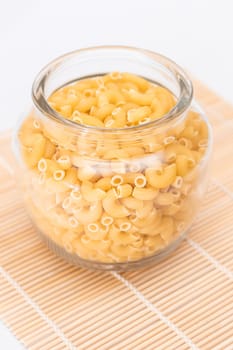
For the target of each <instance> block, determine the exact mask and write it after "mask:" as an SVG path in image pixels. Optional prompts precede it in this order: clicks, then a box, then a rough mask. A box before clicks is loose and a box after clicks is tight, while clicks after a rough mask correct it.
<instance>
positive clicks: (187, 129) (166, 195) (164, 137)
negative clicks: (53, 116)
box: [18, 72, 209, 263]
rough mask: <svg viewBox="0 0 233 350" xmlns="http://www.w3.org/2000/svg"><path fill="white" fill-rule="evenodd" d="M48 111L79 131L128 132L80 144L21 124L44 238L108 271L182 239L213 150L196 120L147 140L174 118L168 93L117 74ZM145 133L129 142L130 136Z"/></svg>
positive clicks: (61, 93) (82, 83) (59, 132)
mask: <svg viewBox="0 0 233 350" xmlns="http://www.w3.org/2000/svg"><path fill="white" fill-rule="evenodd" d="M48 102H49V104H50V106H51V107H52V108H53V109H55V110H56V111H57V112H58V113H60V114H61V115H62V116H63V117H64V118H67V119H69V120H70V121H71V122H74V123H78V124H80V125H82V127H83V126H84V125H87V126H91V127H97V128H102V129H103V128H110V129H111V130H112V129H114V128H115V130H116V131H117V129H118V128H124V129H125V130H126V134H125V135H126V137H125V139H122V138H121V137H120V136H118V133H117V132H116V133H114V132H110V134H108V133H106V134H105V133H104V131H106V130H102V131H103V133H102V134H100V133H96V134H95V133H93V134H92V131H90V133H89V132H88V131H87V130H86V131H85V132H83V131H81V132H77V133H76V134H75V133H72V132H71V131H70V132H69V131H67V129H65V128H64V129H63V128H62V127H61V126H60V125H58V124H57V123H56V122H54V121H52V122H51V121H46V123H45V121H44V120H43V119H42V118H39V117H38V116H37V115H36V113H35V112H32V113H31V114H30V116H29V117H28V118H27V119H26V120H25V121H24V122H23V124H22V125H21V127H20V130H19V133H18V140H19V143H20V145H21V154H22V159H23V162H24V164H25V165H26V167H27V169H28V170H27V171H26V172H25V182H24V188H25V192H26V197H27V203H28V207H29V210H30V211H31V214H32V216H33V218H34V219H35V222H36V224H37V226H38V228H39V229H40V230H41V231H42V232H43V233H44V234H46V235H48V236H50V238H51V239H52V240H53V241H54V242H56V244H58V245H60V246H62V247H63V248H64V249H65V250H66V251H67V252H68V253H70V254H76V255H78V256H80V257H81V258H83V259H89V260H95V261H99V262H107V263H113V262H125V261H132V260H137V259H141V258H143V257H146V256H149V255H152V254H154V253H156V252H157V251H160V250H161V249H164V248H165V247H166V246H168V245H169V244H170V243H171V242H172V241H174V240H175V239H176V238H177V237H178V236H179V235H181V234H183V231H184V228H187V226H188V224H189V223H190V222H191V221H192V218H193V216H194V214H195V211H196V207H197V203H198V200H199V198H198V193H197V191H196V190H197V186H198V179H199V177H200V175H201V166H202V159H203V156H204V155H205V151H206V149H207V147H208V138H209V135H208V128H207V126H206V123H205V121H204V120H203V119H202V117H201V116H200V115H199V114H198V113H197V112H195V111H190V112H189V113H188V114H187V117H186V119H185V120H181V121H179V122H177V124H176V125H175V124H174V123H171V124H170V125H165V126H159V128H157V127H155V128H152V127H151V128H150V131H149V133H148V132H147V133H146V131H145V134H143V124H144V123H147V122H149V121H152V122H153V120H155V119H158V118H160V117H162V116H163V115H164V114H166V113H167V112H169V111H170V110H171V109H172V108H173V107H174V105H175V99H174V97H173V95H172V94H171V93H170V92H169V91H168V90H166V89H165V88H162V87H160V86H155V85H154V84H152V83H150V82H149V81H147V80H145V79H143V78H141V77H138V76H136V75H133V74H129V73H118V72H113V73H110V74H107V75H104V76H102V77H96V78H90V79H83V80H79V81H77V82H75V83H73V84H71V85H67V86H64V87H62V88H61V89H58V90H57V91H56V92H54V93H53V94H52V95H51V96H50V97H49V98H48ZM139 125H140V127H141V128H142V131H141V133H138V134H135V135H136V136H133V138H132V140H131V139H130V138H129V137H128V136H127V135H128V134H127V128H130V127H135V126H139ZM121 130H122V129H121ZM107 132H108V131H107ZM129 135H130V134H129ZM134 137H135V139H134ZM29 172H30V173H29Z"/></svg>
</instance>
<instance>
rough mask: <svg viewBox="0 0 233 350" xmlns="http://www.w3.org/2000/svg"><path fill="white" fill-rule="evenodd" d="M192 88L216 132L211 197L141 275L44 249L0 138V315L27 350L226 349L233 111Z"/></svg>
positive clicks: (232, 310) (231, 290)
mask: <svg viewBox="0 0 233 350" xmlns="http://www.w3.org/2000/svg"><path fill="white" fill-rule="evenodd" d="M195 85H196V86H195V87H196V89H195V90H196V97H197V99H198V100H199V101H200V103H201V104H202V105H203V106H204V108H205V110H206V112H207V114H208V116H209V118H210V120H211V123H212V125H213V127H214V136H215V146H214V147H215V149H214V156H213V167H212V168H213V170H212V176H211V179H210V182H209V191H208V194H207V196H206V198H205V201H204V204H203V206H202V210H201V212H200V214H199V216H198V218H197V220H196V222H195V224H194V225H193V227H192V230H191V232H190V235H189V237H188V238H187V239H186V240H185V241H184V242H183V243H182V244H181V246H180V247H179V248H178V249H177V250H176V251H175V253H173V254H172V255H171V256H170V257H169V258H167V259H166V260H164V261H162V262H161V263H159V264H158V265H156V266H154V267H150V268H148V269H145V270H139V271H136V272H127V273H122V274H118V273H107V272H106V273H103V272H93V271H87V270H84V269H81V268H77V267H74V266H71V265H68V264H67V263H66V262H64V261H63V260H62V259H60V258H58V257H56V256H55V255H54V254H53V253H51V252H50V251H49V250H47V248H46V247H45V246H44V245H43V244H42V243H41V242H40V240H39V238H38V237H37V235H36V234H35V232H34V230H33V228H32V226H31V223H30V221H29V219H28V216H27V214H26V212H25V210H24V208H23V206H22V201H21V198H20V195H19V194H18V192H17V190H16V187H15V181H14V177H13V176H12V174H13V170H14V169H13V168H14V158H13V156H12V154H11V151H10V147H9V145H10V142H9V139H10V132H9V133H3V134H1V135H0V264H1V267H0V314H1V318H2V319H3V321H4V322H5V324H6V325H7V326H8V327H9V328H10V329H11V331H12V332H13V333H14V334H15V336H16V337H17V338H18V340H19V341H20V342H21V343H22V344H24V346H25V348H26V349H33V350H36V349H38V350H39V349H40V350H51V349H55V350H62V349H78V350H79V349H80V350H125V349H126V350H144V349H145V350H150V349H151V350H176V349H178V350H186V349H195V350H197V349H201V350H230V349H231V350H232V349H233V232H232V230H233V165H232V160H233V106H231V105H229V104H228V103H226V102H225V101H223V100H222V99H221V98H220V97H218V96H217V95H215V94H214V93H213V92H211V91H210V90H209V89H207V88H206V87H204V86H203V85H202V84H201V83H199V82H196V84H195ZM0 348H2V347H1V346H0Z"/></svg>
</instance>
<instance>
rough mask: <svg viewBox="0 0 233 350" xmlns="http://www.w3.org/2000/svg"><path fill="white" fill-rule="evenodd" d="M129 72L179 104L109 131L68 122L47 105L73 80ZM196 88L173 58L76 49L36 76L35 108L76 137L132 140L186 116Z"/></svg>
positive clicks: (108, 48) (125, 49) (130, 50)
mask: <svg viewBox="0 0 233 350" xmlns="http://www.w3.org/2000/svg"><path fill="white" fill-rule="evenodd" d="M122 70H124V71H127V72H130V73H133V74H137V75H140V76H142V77H143V78H145V79H147V80H150V81H151V82H153V83H155V84H158V85H161V86H163V87H165V88H166V89H168V90H169V91H170V92H171V93H172V94H173V95H174V97H175V99H176V105H175V106H174V107H173V108H172V109H171V110H170V111H169V112H168V113H167V114H165V115H164V116H163V117H161V118H160V119H157V120H153V121H150V122H148V123H145V124H141V125H138V126H133V127H128V128H127V129H126V128H122V129H121V128H119V129H106V128H97V127H92V126H84V125H81V124H77V123H76V122H73V121H71V120H68V119H66V118H64V117H63V116H61V115H60V114H59V113H57V112H56V111H55V110H53V109H52V108H51V107H50V105H49V104H48V102H47V99H48V97H49V96H50V95H51V93H53V92H54V91H55V90H57V89H58V88H60V87H61V86H64V85H66V84H68V83H70V82H71V81H74V80H78V79H82V78H85V77H86V76H97V75H103V74H106V73H108V72H111V71H122ZM192 96H193V88H192V83H191V81H190V79H189V78H188V77H187V75H186V74H185V72H184V71H183V70H182V69H181V68H180V67H179V66H178V65H177V64H176V63H174V62H173V61H171V60H170V59H168V58H166V57H164V56H162V55H160V54H157V53H154V52H151V51H147V50H143V49H137V48H131V47H123V46H102V47H93V48H87V49H82V50H77V51H74V52H71V53H68V54H66V55H64V56H61V57H59V58H57V59H56V60H54V61H52V62H51V63H49V64H48V65H47V66H46V67H45V68H43V69H42V71H41V72H40V73H39V74H38V76H37V77H36V79H35V81H34V84H33V87H32V98H33V102H34V105H35V107H36V109H37V111H38V113H40V114H41V115H42V116H43V118H47V119H49V120H50V121H51V122H53V123H54V124H59V125H60V126H63V127H64V128H66V129H69V132H72V133H73V134H88V135H89V136H90V137H91V136H93V137H95V138H96V137H99V136H100V135H104V137H105V138H111V137H112V136H113V135H114V136H116V135H117V136H118V138H125V137H127V139H128V138H130V137H131V138H133V137H137V136H138V135H139V134H143V133H144V134H148V133H150V131H151V129H152V128H153V130H155V129H157V130H158V132H159V130H160V129H161V127H164V126H166V125H168V124H171V123H172V124H173V123H176V121H177V120H178V119H180V118H182V117H183V116H184V114H185V113H186V111H187V110H188V108H189V106H190V103H191V101H192Z"/></svg>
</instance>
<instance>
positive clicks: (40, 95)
mask: <svg viewBox="0 0 233 350" xmlns="http://www.w3.org/2000/svg"><path fill="white" fill-rule="evenodd" d="M97 50H98V51H104V50H125V51H129V52H135V53H140V54H142V55H143V56H145V57H146V58H149V59H151V61H152V62H153V61H154V62H159V63H160V64H161V65H162V66H164V67H166V68H167V69H168V71H169V72H170V73H172V75H173V77H174V78H175V79H176V81H177V82H178V84H179V87H180V93H179V96H178V97H177V101H176V104H175V106H174V107H173V108H172V109H171V110H170V111H169V112H167V113H166V114H164V115H163V116H162V117H161V118H159V119H154V120H151V121H149V122H146V123H142V124H139V125H134V126H129V127H127V128H125V127H123V128H105V127H96V126H91V125H84V124H79V123H77V122H74V121H72V120H70V119H67V118H65V117H63V116H62V115H61V114H59V113H58V112H56V111H55V110H54V109H53V108H52V107H50V105H49V103H48V101H47V98H46V97H45V94H44V87H45V84H46V79H47V78H48V77H49V75H50V74H51V72H52V71H53V67H54V66H58V65H59V64H61V63H62V62H63V61H64V60H66V59H69V58H72V57H74V56H76V55H79V54H80V53H88V52H89V53H91V52H93V53H94V52H95V51H97ZM80 78H81V77H80ZM192 98H193V85H192V82H191V80H190V78H189V77H188V75H187V74H186V73H185V71H184V70H183V68H181V67H180V66H179V65H178V64H176V63H175V62H174V61H173V60H171V59H170V58H168V57H166V56H164V55H162V54H159V53H157V52H154V51H151V50H147V49H143V48H137V47H132V46H121V45H104V46H92V47H86V48H82V49H78V50H74V51H71V52H68V53H66V54H64V55H61V56H59V57H57V58H55V59H54V60H52V61H50V62H49V63H48V64H47V65H46V66H44V67H43V68H42V70H41V71H40V72H39V73H38V74H37V76H36V78H35V80H34V82H33V85H32V100H33V103H34V105H35V106H36V108H37V109H38V110H39V111H40V112H41V113H42V114H43V115H46V116H47V117H48V118H50V119H53V120H55V121H56V122H59V123H60V124H63V125H64V126H69V127H72V128H73V129H75V130H77V131H86V132H93V131H95V132H101V133H106V134H111V133H123V132H127V133H128V132H137V131H140V130H145V129H147V128H151V127H157V126H161V125H162V124H164V123H165V122H168V121H171V120H174V119H177V118H178V117H179V116H180V115H182V114H183V113H184V112H185V111H186V110H187V109H188V108H189V106H190V104H191V102H192Z"/></svg>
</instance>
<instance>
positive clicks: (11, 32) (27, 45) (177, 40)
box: [0, 0, 233, 350]
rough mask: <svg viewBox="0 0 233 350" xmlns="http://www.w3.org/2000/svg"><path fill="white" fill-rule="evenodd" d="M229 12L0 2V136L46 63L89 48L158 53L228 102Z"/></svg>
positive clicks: (105, 2) (224, 6) (1, 341)
mask: <svg viewBox="0 0 233 350" xmlns="http://www.w3.org/2000/svg"><path fill="white" fill-rule="evenodd" d="M232 12H233V2H232V1H230V0H221V1H218V0H212V1H211V0H189V1H187V0H160V1H157V0H151V1H150V0H115V1H113V0H92V1H91V0H65V1H59V0H37V1H32V0H20V1H18V0H7V1H4V2H3V0H1V2H0V43H1V53H0V63H1V64H0V79H1V83H0V98H1V112H0V113H1V115H0V121H1V123H0V130H4V129H6V128H9V127H12V126H14V125H15V123H16V120H17V118H18V116H19V114H20V112H21V111H22V110H24V109H25V106H27V105H29V103H30V89H31V85H32V81H33V79H34V77H35V75H36V74H37V72H38V71H39V70H40V69H41V68H42V67H43V66H44V65H45V64H46V63H47V62H48V61H50V60H52V59H53V58H55V57H57V56H58V55H61V54H63V53H65V52H68V51H71V50H74V49H78V48H81V47H87V46H94V45H103V44H106V45H107V44H111V45H114V44H118V45H120V44H122V45H131V46H138V47H143V48H147V49H151V50H154V51H158V52H160V53H163V54H165V55H167V56H169V57H170V58H172V59H173V60H175V61H176V62H177V63H179V64H180V65H182V66H184V67H186V68H187V69H188V70H189V71H191V72H192V73H193V74H194V75H196V76H197V77H198V78H199V79H200V80H202V81H203V82H205V83H207V84H208V85H209V86H210V87H212V88H213V89H214V90H216V91H217V92H218V93H220V94H221V95H222V96H224V97H225V98H226V99H228V100H229V101H231V102H233V89H232V80H233V64H232V62H233V39H232V36H233V21H232ZM10 338H11V336H10ZM10 338H9V332H8V331H7V330H6V329H5V327H4V326H3V325H1V323H0V348H1V349H4V350H8V349H10V350H14V349H18V348H19V349H20V347H17V342H15V341H14V339H13V337H12V339H10Z"/></svg>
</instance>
